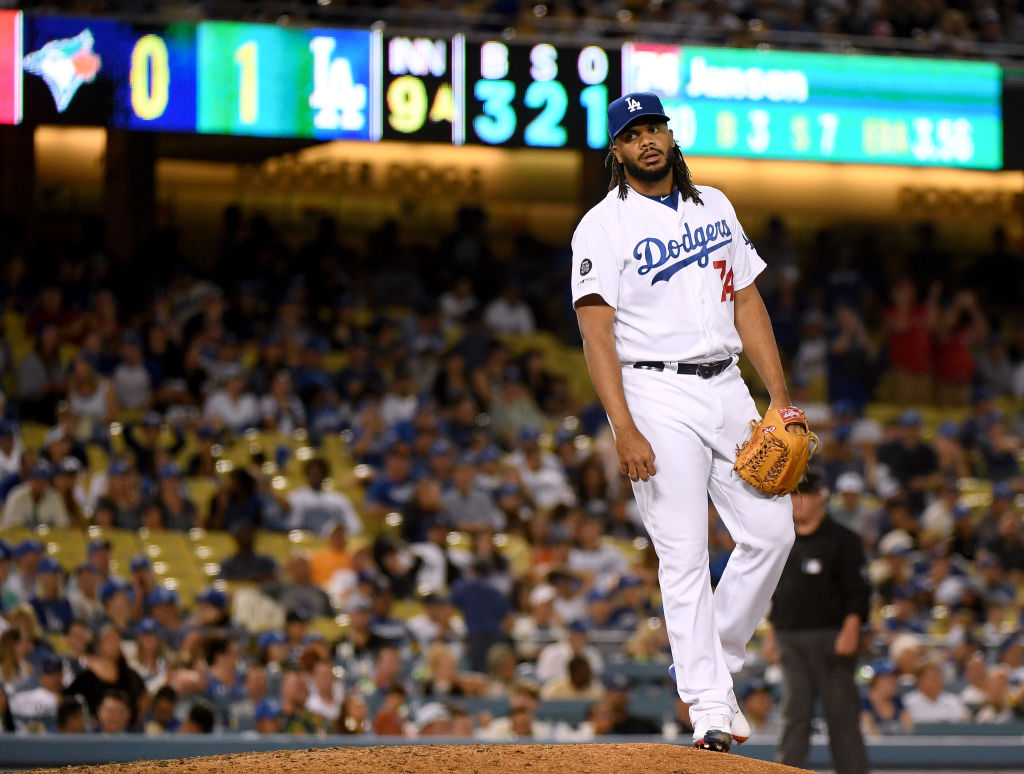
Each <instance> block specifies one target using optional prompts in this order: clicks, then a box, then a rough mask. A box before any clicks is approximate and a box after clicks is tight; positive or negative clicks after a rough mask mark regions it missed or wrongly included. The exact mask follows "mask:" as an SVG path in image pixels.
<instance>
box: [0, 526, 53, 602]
mask: <svg viewBox="0 0 1024 774" xmlns="http://www.w3.org/2000/svg"><path fill="white" fill-rule="evenodd" d="M45 555H46V548H45V546H43V544H42V543H40V542H39V541H38V540H36V539H35V538H26V539H25V540H22V541H21V542H20V543H18V545H17V546H16V547H15V548H14V550H13V552H12V557H13V559H14V571H13V572H11V573H10V574H9V575H8V576H7V581H6V582H5V583H4V598H5V600H6V601H5V603H4V604H5V607H11V606H14V605H19V604H22V603H26V602H28V601H29V600H30V599H31V598H32V595H33V594H34V593H35V588H36V580H37V578H38V575H39V564H40V562H42V560H43V557H44V556H45Z"/></svg>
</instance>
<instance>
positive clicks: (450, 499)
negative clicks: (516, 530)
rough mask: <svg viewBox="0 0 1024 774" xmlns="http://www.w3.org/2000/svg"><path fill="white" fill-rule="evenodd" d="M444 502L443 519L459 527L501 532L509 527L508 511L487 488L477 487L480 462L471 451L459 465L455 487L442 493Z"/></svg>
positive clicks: (455, 477)
mask: <svg viewBox="0 0 1024 774" xmlns="http://www.w3.org/2000/svg"><path fill="white" fill-rule="evenodd" d="M441 503H442V509H441V518H442V519H443V520H444V521H445V522H446V523H448V524H451V525H452V526H453V527H454V528H455V529H457V530H461V531H464V532H470V531H475V530H477V529H485V530H488V531H490V532H501V531H502V530H503V529H504V528H505V516H504V514H503V513H502V512H501V511H499V510H498V508H497V507H496V506H495V504H494V500H493V499H492V498H491V497H490V496H489V495H488V494H487V493H486V492H485V491H483V490H481V489H478V488H477V487H476V464H475V460H474V459H473V457H472V456H470V455H468V454H466V455H463V456H462V457H460V458H459V461H458V462H457V463H456V464H455V469H454V471H453V472H452V486H451V487H450V488H449V489H448V490H447V491H446V492H444V494H442V495H441Z"/></svg>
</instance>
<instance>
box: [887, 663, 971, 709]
mask: <svg viewBox="0 0 1024 774" xmlns="http://www.w3.org/2000/svg"><path fill="white" fill-rule="evenodd" d="M945 688H946V681H945V678H944V677H943V674H942V667H941V666H940V665H939V664H936V663H934V662H927V663H925V664H922V665H921V667H920V668H919V669H918V670H917V688H916V689H915V690H913V691H911V692H910V693H908V694H907V695H906V696H904V697H903V706H904V707H906V709H907V712H908V713H910V717H911V719H912V720H913V722H914V723H915V724H916V723H964V722H966V721H968V720H969V719H970V713H969V712H968V711H967V705H965V704H964V702H963V699H961V698H960V697H959V696H957V695H956V694H955V693H949V692H947V691H946V690H945Z"/></svg>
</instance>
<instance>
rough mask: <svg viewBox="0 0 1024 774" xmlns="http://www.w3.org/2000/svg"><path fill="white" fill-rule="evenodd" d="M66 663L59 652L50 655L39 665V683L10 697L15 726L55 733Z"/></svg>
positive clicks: (24, 729)
mask: <svg viewBox="0 0 1024 774" xmlns="http://www.w3.org/2000/svg"><path fill="white" fill-rule="evenodd" d="M63 676H64V664H63V662H61V660H60V658H59V657H57V656H47V657H46V658H44V659H43V661H42V663H41V664H40V665H39V685H38V686H36V687H35V688H29V689H26V690H24V691H19V692H18V693H15V694H14V695H13V696H11V697H10V708H11V715H13V716H14V723H15V727H16V729H17V730H18V731H21V732H25V733H36V734H38V733H54V732H55V731H56V730H57V708H58V707H59V706H60V700H61V698H62V693H63V690H64V686H63V683H62V680H63Z"/></svg>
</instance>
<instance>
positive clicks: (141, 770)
mask: <svg viewBox="0 0 1024 774" xmlns="http://www.w3.org/2000/svg"><path fill="white" fill-rule="evenodd" d="M168 769H170V771H168ZM69 770H70V771H73V772H75V774H172V772H173V773H174V774H177V773H178V772H185V773H187V774H420V773H421V772H423V774H448V772H457V773H458V774H513V773H514V774H570V773H572V774H576V772H579V773H580V774H583V773H584V772H585V773H586V774H599V773H600V772H611V773H612V774H786V772H790V774H794V772H801V771H803V769H794V768H790V767H789V766H780V765H778V764H777V763H765V762H763V761H755V760H750V759H748V758H742V757H740V756H738V755H731V754H723V753H713V752H706V751H704V750H694V749H692V748H690V747H682V746H677V745H670V744H564V745H563V744H555V745H547V744H516V745H511V744H510V745H486V744H473V745H419V746H416V745H412V746H408V747H386V746H381V747H335V748H329V749H324V750H314V749H309V750H285V751H280V752H261V753H242V754H238V755H217V756H212V757H209V758H180V759H175V760H170V761H138V762H136V763H110V764H107V765H105V766H79V767H76V768H74V769H70V768H69V767H68V768H64V769H61V771H63V772H67V771H69Z"/></svg>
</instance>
